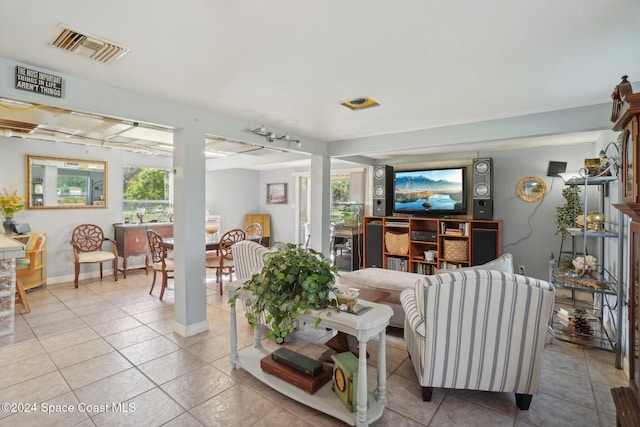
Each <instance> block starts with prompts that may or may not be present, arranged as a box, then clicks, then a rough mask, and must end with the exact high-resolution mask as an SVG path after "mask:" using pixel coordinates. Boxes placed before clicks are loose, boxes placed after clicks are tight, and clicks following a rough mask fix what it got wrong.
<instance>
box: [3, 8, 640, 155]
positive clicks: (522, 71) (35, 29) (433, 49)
mask: <svg viewBox="0 0 640 427" xmlns="http://www.w3.org/2000/svg"><path fill="white" fill-rule="evenodd" d="M105 4H108V7H107V6H105ZM157 5H158V3H157V1H151V0H137V1H135V2H132V1H129V0H127V1H125V0H110V1H109V2H108V3H104V2H86V1H80V0H59V1H57V2H50V1H46V0H34V1H29V2H2V3H0V14H1V15H2V16H4V17H10V19H4V20H3V21H4V22H3V25H2V26H0V57H4V58H8V59H12V60H16V61H20V62H24V63H27V64H33V65H34V67H43V68H46V69H48V70H51V71H52V72H59V73H65V74H68V75H73V76H78V77H81V78H83V79H85V80H88V81H94V82H99V83H102V84H106V85H110V86H116V87H121V88H125V89H130V90H132V91H136V92H141V93H145V94H149V95H153V96H159V97H162V98H166V99H170V100H173V101H175V102H179V103H182V104H187V105H190V106H193V107H197V108H200V109H203V110H206V111H211V112H214V113H218V114H221V115H226V116H230V117H235V118H239V119H242V120H245V121H246V123H247V129H250V128H257V127H259V126H260V125H262V124H265V125H266V126H267V127H268V128H277V129H287V131H288V132H290V133H291V135H292V136H293V137H295V138H296V139H300V140H301V141H302V142H303V143H304V139H305V137H307V138H313V139H315V140H323V141H327V142H330V143H341V144H342V143H343V142H344V141H352V140H358V139H361V138H371V137H376V136H380V135H389V134H398V133H406V132H414V131H421V130H426V129H434V128H440V127H446V126H459V125H464V124H468V123H478V122H479V123H483V122H489V121H496V120H500V119H505V118H509V117H514V116H523V115H531V114H536V113H544V112H549V111H556V110H567V109H574V108H580V107H584V106H590V105H596V104H603V103H608V102H609V101H610V94H611V92H612V90H613V86H615V84H616V83H618V82H619V81H620V76H621V75H622V74H628V75H629V76H630V80H631V81H632V82H636V81H638V80H640V49H638V46H640V25H638V23H639V22H640V2H638V0H609V1H607V2H603V1H601V0H562V1H558V0H555V1H551V0H540V1H535V2H534V1H530V0H485V1H483V2H476V1H463V2H425V1H420V0H407V1H403V2H395V3H393V4H392V3H390V2H387V1H381V0H374V1H371V0H367V1H365V0H353V1H349V2H344V1H336V0H326V1H323V2H314V3H309V2H300V1H294V0H272V1H270V2H265V1H259V0H246V1H242V2H228V1H220V0H209V1H205V0H194V1H190V2H187V3H185V2H163V3H162V7H158V6H157ZM59 24H64V25H66V26H68V27H71V28H72V29H76V30H78V31H80V32H82V33H85V34H87V35H93V36H98V37H101V38H104V39H106V40H108V41H110V42H113V43H115V44H118V45H121V46H123V47H125V48H126V49H129V51H128V53H126V54H125V55H123V56H122V57H121V58H119V59H117V60H115V61H111V62H109V63H106V64H105V63H101V62H97V61H94V60H91V59H88V58H86V57H83V56H79V55H74V54H71V53H69V52H65V51H63V50H60V49H57V48H54V47H52V46H50V45H49V42H50V40H51V39H52V36H53V34H54V32H55V31H56V28H58V25H59ZM637 90H638V88H636V91H637ZM360 97H371V98H372V99H374V100H375V101H376V102H378V103H379V104H380V105H379V106H375V107H372V108H369V109H365V110H360V111H353V110H350V109H348V108H345V107H344V106H342V105H341V102H343V101H347V100H352V99H355V98H360ZM20 108H21V107H17V109H15V108H14V109H13V110H12V109H11V108H0V117H2V118H5V119H7V118H9V119H12V120H18V121H21V119H22V121H31V120H37V123H38V124H39V125H40V126H41V127H42V128H44V127H46V126H44V125H43V124H47V123H48V125H47V126H48V127H49V128H48V129H43V131H44V130H46V131H50V132H54V133H55V132H58V133H60V132H66V133H68V134H71V135H67V136H66V139H67V141H68V142H80V141H82V140H83V139H84V140H85V142H89V143H92V142H91V141H90V140H92V139H95V140H96V141H98V142H93V143H99V144H102V145H108V146H114V148H118V147H120V148H123V147H127V146H128V145H130V144H132V145H133V146H137V147H138V148H139V149H140V150H147V151H149V147H150V146H154V147H163V146H162V144H164V142H162V141H158V140H159V139H162V138H163V137H162V135H163V134H167V133H169V134H170V129H165V128H162V127H161V126H158V125H155V124H145V123H139V122H135V121H134V119H131V120H125V121H121V120H112V119H109V118H96V117H83V116H78V115H70V114H68V112H65V111H61V110H56V109H52V108H46V107H37V108H32V107H25V108H24V109H23V111H21V113H20V114H18V113H16V111H18V110H19V109H20ZM87 126H89V128H87ZM149 129H150V130H149ZM141 131H142V135H141V134H140V132H141ZM561 133H562V135H561V136H557V135H551V136H549V135H547V136H545V137H544V138H540V137H539V136H536V137H532V138H526V139H519V141H520V144H519V146H520V147H522V146H525V145H526V144H531V145H536V146H539V145H545V144H558V143H574V142H592V141H595V140H596V139H597V138H598V136H599V134H600V133H599V132H597V129H596V131H595V132H580V133H574V132H570V131H568V132H561ZM151 135H153V136H151ZM550 137H551V139H549V138H550ZM76 139H78V141H76ZM227 139H229V138H226V137H225V135H216V138H213V135H212V138H211V139H210V140H209V141H208V148H210V151H211V152H212V153H213V152H215V151H219V152H223V151H224V150H229V151H234V150H235V151H236V152H237V151H244V150H248V151H250V152H255V153H256V154H258V153H260V154H261V155H263V154H266V155H267V156H266V157H267V158H268V157H269V156H275V157H276V158H278V159H281V157H282V153H281V152H278V151H273V150H269V149H268V144H265V146H266V147H267V148H262V147H263V146H261V145H256V144H255V143H253V144H248V145H247V144H240V145H238V144H230V143H229V141H228V140H227ZM105 141H106V142H105ZM148 141H152V142H148ZM231 142H238V141H237V140H232V141H231ZM421 144H422V145H421ZM508 145H509V141H508V138H504V137H501V138H496V139H495V140H492V139H491V138H485V141H483V142H482V143H481V144H480V143H476V142H474V143H471V142H470V141H460V142H459V143H458V146H454V145H451V144H439V145H438V144H437V143H435V142H431V141H427V140H425V141H424V142H421V143H420V144H416V143H413V144H409V145H407V146H396V145H394V144H384V147H376V148H375V151H372V152H369V153H366V154H367V156H369V157H370V158H372V159H392V158H394V156H397V157H407V156H411V155H414V154H425V153H430V154H433V153H448V152H453V151H461V150H464V151H478V150H480V149H487V150H490V149H500V147H506V146H508ZM154 150H155V149H154ZM160 150H161V149H160ZM167 150H168V151H169V152H170V151H171V147H170V146H169V147H168V148H167ZM155 151H158V150H155ZM360 151H362V150H360ZM226 154H227V155H229V153H226ZM354 154H358V155H362V154H363V153H362V152H358V153H354ZM212 155H215V154H212ZM217 155H220V153H218V154H217ZM292 155H293V154H292ZM295 156H296V158H300V155H295Z"/></svg>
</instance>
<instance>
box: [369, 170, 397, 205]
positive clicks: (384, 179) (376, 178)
mask: <svg viewBox="0 0 640 427" xmlns="http://www.w3.org/2000/svg"><path fill="white" fill-rule="evenodd" d="M392 213H393V168H392V167H391V166H388V165H377V166H374V167H373V215H374V216H389V215H391V214H392Z"/></svg>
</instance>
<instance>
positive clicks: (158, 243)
mask: <svg viewBox="0 0 640 427" xmlns="http://www.w3.org/2000/svg"><path fill="white" fill-rule="evenodd" d="M147 240H148V241H149V253H150V255H151V263H152V266H153V283H151V290H149V295H151V293H152V292H153V287H154V286H155V285H156V274H157V272H158V271H159V272H161V274H162V288H161V289H160V299H161V300H162V297H164V290H165V289H166V288H167V282H168V281H169V279H173V260H172V259H170V258H167V247H166V246H165V245H164V242H163V241H162V237H161V236H160V235H159V234H158V233H157V232H155V231H153V230H147Z"/></svg>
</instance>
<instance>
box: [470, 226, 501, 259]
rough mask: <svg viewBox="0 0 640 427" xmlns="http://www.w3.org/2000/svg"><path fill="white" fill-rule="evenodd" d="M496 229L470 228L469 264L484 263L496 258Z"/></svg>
mask: <svg viewBox="0 0 640 427" xmlns="http://www.w3.org/2000/svg"><path fill="white" fill-rule="evenodd" d="M497 253H498V231H497V230H485V229H482V228H473V229H472V230H471V254H472V255H471V265H480V264H485V263H487V262H489V261H493V260H494V259H496V258H497V257H496V255H497Z"/></svg>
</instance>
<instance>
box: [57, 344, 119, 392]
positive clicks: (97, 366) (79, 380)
mask: <svg viewBox="0 0 640 427" xmlns="http://www.w3.org/2000/svg"><path fill="white" fill-rule="evenodd" d="M130 367H131V364H130V363H129V362H128V361H127V359H125V358H124V357H123V356H122V355H121V354H120V353H118V352H116V351H113V352H111V353H107V354H103V355H102V356H98V357H95V358H93V359H89V360H86V361H84V362H81V363H76V364H75V365H71V366H68V367H66V368H62V369H60V372H61V373H62V375H63V376H64V378H65V379H66V380H67V383H69V386H70V387H71V388H72V389H74V390H75V389H77V388H80V387H82V386H85V385H87V384H91V383H93V382H95V381H98V380H101V379H103V378H106V377H108V376H111V375H113V374H116V373H118V372H122V371H124V370H126V369H129V368H130Z"/></svg>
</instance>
